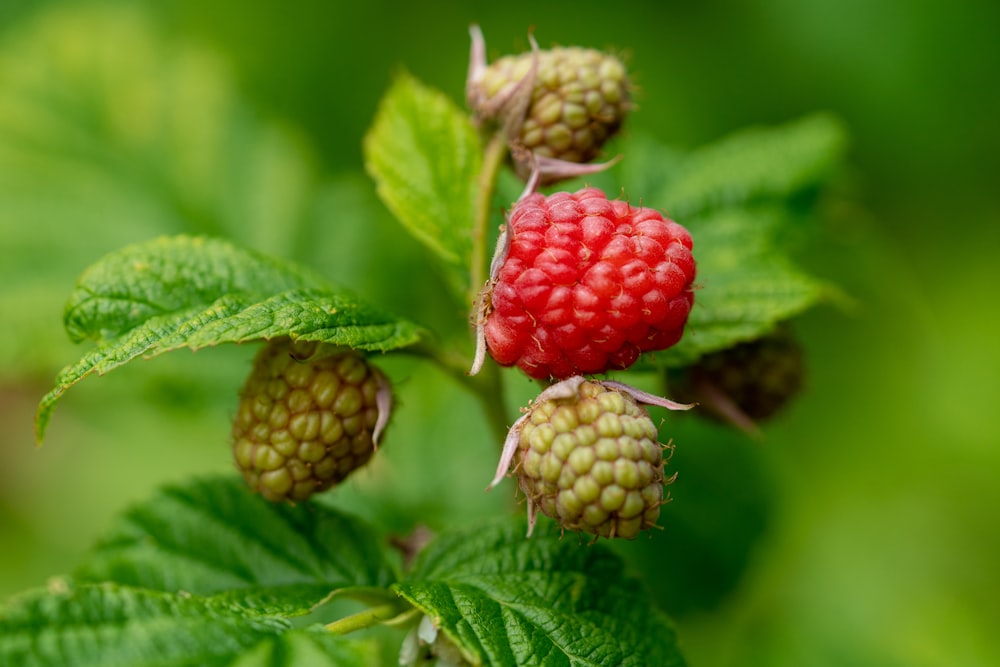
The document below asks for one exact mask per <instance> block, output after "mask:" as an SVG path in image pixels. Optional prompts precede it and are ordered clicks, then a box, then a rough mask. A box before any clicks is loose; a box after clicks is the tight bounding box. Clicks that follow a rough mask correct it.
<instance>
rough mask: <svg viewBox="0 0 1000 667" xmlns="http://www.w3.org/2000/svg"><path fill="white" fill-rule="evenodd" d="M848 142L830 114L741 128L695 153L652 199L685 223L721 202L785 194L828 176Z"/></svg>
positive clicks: (739, 202) (738, 202)
mask: <svg viewBox="0 0 1000 667" xmlns="http://www.w3.org/2000/svg"><path fill="white" fill-rule="evenodd" d="M845 145H846V135H845V132H844V129H843V127H842V125H841V124H840V122H839V121H837V120H836V119H835V118H833V117H832V116H829V115H814V116H808V117H806V118H803V119H800V120H797V121H794V122H792V123H789V124H787V125H784V126H781V127H777V128H755V129H746V130H742V131H740V132H737V133H736V134H733V135H731V136H729V137H726V138H724V139H721V140H719V141H717V142H715V143H713V144H710V145H708V146H705V147H704V148H701V149H698V150H696V151H694V152H693V153H691V154H690V155H689V156H688V157H687V158H686V159H685V160H684V161H683V162H682V163H681V164H680V165H679V166H678V167H677V170H676V172H675V173H674V174H673V176H672V178H671V179H670V180H669V181H668V182H667V184H666V185H665V187H664V188H663V189H662V191H660V192H658V193H655V195H654V194H652V193H651V194H650V197H651V199H650V201H653V200H654V197H655V201H657V202H660V205H661V206H664V207H665V208H666V210H667V211H669V213H670V215H671V217H673V218H675V219H676V220H678V221H679V222H682V223H686V219H687V218H688V217H690V216H693V215H695V214H698V213H704V212H706V211H709V210H712V209H716V208H720V207H725V206H739V205H745V204H748V203H753V202H757V201H760V200H763V199H785V198H787V197H789V196H791V195H793V194H795V193H796V192H798V191H799V190H801V189H803V188H805V187H808V186H810V185H814V184H818V183H820V182H821V181H823V180H824V179H825V178H826V177H827V176H828V175H829V174H830V173H831V172H832V171H833V169H834V168H835V167H836V166H837V165H838V164H839V162H840V160H841V158H842V156H843V153H844V148H845Z"/></svg>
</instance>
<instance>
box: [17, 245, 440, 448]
mask: <svg viewBox="0 0 1000 667" xmlns="http://www.w3.org/2000/svg"><path fill="white" fill-rule="evenodd" d="M64 320H65V323H66V329H67V331H68V332H69V334H70V336H71V337H72V338H74V339H76V340H82V339H85V338H91V339H94V340H97V341H98V342H99V345H98V347H97V348H96V349H94V350H93V351H91V352H89V353H88V354H86V355H84V356H83V358H82V359H81V360H80V361H78V362H77V363H76V364H73V365H71V366H68V367H67V368H65V369H64V370H63V371H62V372H61V373H60V374H59V375H58V376H57V377H56V380H55V388H54V389H52V391H50V392H49V393H48V394H46V396H45V397H43V398H42V401H41V403H40V405H39V408H38V414H37V417H36V434H37V437H38V439H39V441H41V439H42V437H43V436H44V433H45V428H46V426H47V424H48V421H49V418H50V416H51V412H52V409H53V408H54V406H55V403H56V401H58V400H59V398H60V397H61V396H62V395H63V394H64V393H65V392H66V390H67V389H69V387H71V386H72V385H74V384H76V383H77V382H79V381H80V380H82V379H83V378H85V377H86V376H88V375H90V374H92V373H100V374H103V373H106V372H108V371H110V370H113V369H115V368H118V367H119V366H122V365H123V364H126V363H128V362H129V361H131V360H133V359H135V358H136V357H139V356H143V357H146V358H150V357H155V356H157V355H160V354H163V353H165V352H169V351H171V350H176V349H179V348H182V347H187V348H190V349H192V350H197V349H201V348H204V347H207V346H211V345H217V344H219V343H242V342H248V341H253V340H260V339H270V338H276V337H280V336H291V337H292V338H298V339H303V340H315V341H321V342H325V343H331V344H334V345H342V346H347V347H352V348H356V349H361V350H368V351H379V352H385V351H389V350H393V349H397V348H400V347H405V346H407V345H411V344H413V343H415V342H417V340H418V339H419V338H420V330H419V329H418V328H417V327H416V326H415V325H413V324H411V323H410V322H407V321H405V320H400V319H398V318H395V317H393V316H390V315H387V314H385V313H382V312H380V311H378V310H376V309H374V308H372V307H370V306H368V305H367V304H365V303H363V302H362V301H360V300H359V299H358V298H357V297H355V296H353V295H352V294H350V293H349V292H347V291H345V290H343V289H339V288H335V287H333V286H332V285H330V284H329V283H327V282H326V281H325V280H323V279H322V278H320V277H319V276H317V275H315V274H312V273H310V272H307V271H305V270H303V269H300V268H298V267H296V266H294V265H292V264H289V263H283V262H279V261H278V260H276V259H273V258H270V257H267V256H265V255H262V254H259V253H256V252H254V251H250V250H246V249H242V248H239V247H237V246H234V245H232V244H230V243H228V242H225V241H222V240H216V239H207V238H202V237H187V236H178V237H164V238H159V239H155V240H153V241H148V242H145V243H139V244H136V245H132V246H129V247H126V248H123V249H122V250H119V251H117V252H113V253H111V254H109V255H107V256H106V257H104V258H103V259H101V260H99V261H98V262H97V263H96V264H94V265H93V266H91V267H90V268H89V269H87V271H86V272H85V273H84V274H83V276H82V277H81V278H80V280H79V281H78V283H77V286H76V289H75V290H74V291H73V294H72V295H71V296H70V299H69V304H68V305H67V306H66V312H65V316H64Z"/></svg>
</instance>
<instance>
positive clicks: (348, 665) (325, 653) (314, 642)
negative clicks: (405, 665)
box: [232, 627, 380, 667]
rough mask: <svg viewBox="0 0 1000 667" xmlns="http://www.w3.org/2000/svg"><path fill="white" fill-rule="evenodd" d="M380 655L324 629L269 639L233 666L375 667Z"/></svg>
mask: <svg viewBox="0 0 1000 667" xmlns="http://www.w3.org/2000/svg"><path fill="white" fill-rule="evenodd" d="M379 664H380V663H379V662H378V652H377V651H376V650H375V649H374V647H372V646H371V644H369V643H361V642H359V641H348V640H346V639H344V638H343V637H340V636H337V635H333V634H330V633H329V632H327V631H326V630H325V629H323V628H322V627H311V628H304V629H302V630H294V631H292V632H286V633H285V634H283V635H280V636H277V637H274V638H270V639H266V640H264V641H262V642H261V643H260V644H258V645H257V646H256V647H254V649H253V650H252V651H251V652H249V653H247V654H245V655H244V656H242V657H241V658H240V660H238V661H237V662H235V663H233V664H232V667H352V666H354V667H362V666H364V667H374V666H376V665H379Z"/></svg>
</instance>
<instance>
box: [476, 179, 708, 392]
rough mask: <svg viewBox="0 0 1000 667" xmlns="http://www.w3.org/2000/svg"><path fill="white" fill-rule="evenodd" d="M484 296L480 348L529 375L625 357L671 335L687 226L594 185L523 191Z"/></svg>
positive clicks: (682, 288) (683, 276) (687, 304)
mask: <svg viewBox="0 0 1000 667" xmlns="http://www.w3.org/2000/svg"><path fill="white" fill-rule="evenodd" d="M506 233H507V234H508V235H509V244H510V245H509V250H508V252H507V254H506V257H505V258H503V261H502V264H501V265H500V266H499V269H498V270H497V271H496V273H495V275H494V278H493V285H492V291H491V292H490V293H489V294H488V295H487V299H486V303H485V306H484V314H485V322H484V334H485V340H486V345H487V347H488V349H489V351H490V354H491V355H492V356H493V358H494V359H495V360H496V361H497V363H499V364H501V365H503V366H512V365H514V364H516V365H517V366H519V367H520V368H521V369H522V370H524V372H525V373H527V374H528V375H529V376H531V377H533V378H538V379H545V378H556V379H563V378H567V377H570V376H572V375H579V374H588V373H604V372H606V371H608V370H611V369H615V368H619V369H623V368H627V367H629V366H631V365H632V364H633V363H634V362H635V360H636V359H637V358H638V356H639V354H641V353H642V352H650V351H653V350H663V349H666V348H668V347H670V346H672V345H674V344H675V343H677V341H679V340H680V338H681V334H682V333H683V332H684V325H685V324H686V322H687V318H688V313H689V312H690V310H691V305H692V303H693V302H694V292H693V291H692V289H691V283H692V281H693V280H694V275H695V262H694V258H693V257H692V255H691V245H692V243H691V235H690V234H689V233H688V232H687V230H686V229H684V227H682V226H681V225H679V224H677V223H676V222H673V221H672V220H668V219H665V218H664V217H663V215H662V214H660V213H659V212H658V211H655V210H653V209H648V208H636V207H632V206H630V205H629V204H628V202H624V201H609V200H608V198H607V196H606V195H605V194H604V193H603V192H602V191H601V190H599V189H597V188H585V189H583V190H580V191H579V192H576V193H569V192H559V193H556V194H553V195H551V196H548V197H546V196H544V195H542V194H538V193H536V194H532V195H529V196H527V197H525V198H523V199H522V200H521V201H519V202H518V203H517V204H516V205H515V206H514V209H513V210H512V211H511V214H510V217H509V221H508V228H507V231H506Z"/></svg>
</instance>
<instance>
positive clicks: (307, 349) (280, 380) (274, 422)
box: [233, 339, 392, 502]
mask: <svg viewBox="0 0 1000 667" xmlns="http://www.w3.org/2000/svg"><path fill="white" fill-rule="evenodd" d="M391 407H392V395H391V389H390V387H389V382H388V380H387V379H386V377H385V376H384V375H383V374H382V372H381V371H379V370H378V369H377V368H375V367H374V366H372V365H370V364H369V363H368V362H367V361H366V360H365V359H364V357H362V356H361V355H359V354H357V353H355V352H353V351H350V350H347V351H345V350H343V349H340V348H330V347H328V346H324V345H320V344H317V343H306V342H292V341H291V340H289V339H279V340H275V341H271V342H269V343H268V344H267V345H266V346H265V347H264V348H263V349H262V350H261V351H260V353H259V354H258V355H257V358H256V359H255V361H254V364H253V369H252V370H251V372H250V376H249V377H248V378H247V381H246V384H245V385H244V387H243V389H242V391H241V392H240V401H239V407H238V409H237V412H236V417H235V419H234V420H233V455H234V458H235V460H236V466H237V468H239V470H240V472H241V473H243V478H244V479H245V480H246V482H247V484H249V485H250V488H251V489H253V490H254V491H256V492H258V493H260V494H261V495H262V496H264V497H265V498H267V499H268V500H270V501H273V502H278V501H282V500H286V501H292V502H295V501H302V500H306V499H307V498H309V497H310V496H311V495H313V494H314V493H318V492H320V491H325V490H326V489H329V488H330V487H332V486H333V485H335V484H338V483H340V482H341V481H343V480H344V479H345V478H346V477H347V476H348V475H349V474H351V473H352V472H353V471H354V470H356V469H357V468H359V467H361V466H362V465H364V464H365V463H367V462H368V460H369V459H370V458H371V455H372V453H373V451H374V450H375V447H376V445H377V443H378V438H379V436H380V435H381V432H382V430H383V429H384V427H385V425H386V423H387V422H388V419H389V413H390V410H391Z"/></svg>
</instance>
